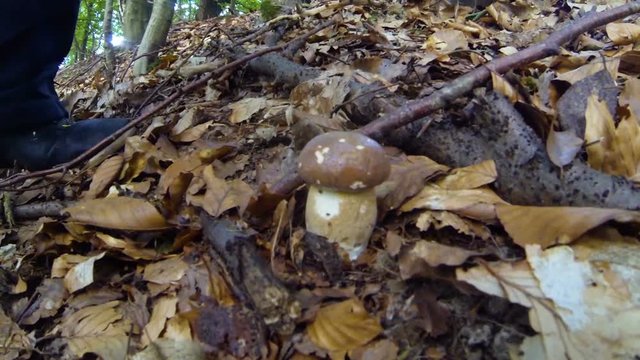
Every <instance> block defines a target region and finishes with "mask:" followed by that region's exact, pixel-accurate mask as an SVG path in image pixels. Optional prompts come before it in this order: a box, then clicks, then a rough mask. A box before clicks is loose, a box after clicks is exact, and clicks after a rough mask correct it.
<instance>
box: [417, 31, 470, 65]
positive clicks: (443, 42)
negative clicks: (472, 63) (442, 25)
mask: <svg viewBox="0 0 640 360" xmlns="http://www.w3.org/2000/svg"><path fill="white" fill-rule="evenodd" d="M422 48H423V49H424V50H428V51H431V52H434V53H435V54H436V55H437V56H438V60H440V61H446V60H448V56H447V55H448V54H450V53H452V52H454V51H457V50H464V49H467V48H468V42H467V37H466V36H465V35H464V33H463V32H462V31H459V30H452V29H443V30H437V31H436V32H434V33H433V34H431V35H430V36H429V37H428V38H427V41H425V43H424V44H423V45H422Z"/></svg>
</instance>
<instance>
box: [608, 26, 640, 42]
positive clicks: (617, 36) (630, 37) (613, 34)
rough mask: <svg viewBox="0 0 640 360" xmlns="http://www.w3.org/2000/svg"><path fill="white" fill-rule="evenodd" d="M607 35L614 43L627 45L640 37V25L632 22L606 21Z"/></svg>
mask: <svg viewBox="0 0 640 360" xmlns="http://www.w3.org/2000/svg"><path fill="white" fill-rule="evenodd" d="M606 30H607V36H608V37H609V39H611V41H613V43H614V44H616V45H627V44H632V43H635V42H637V41H638V38H640V25H636V24H632V23H608V24H607V26H606Z"/></svg>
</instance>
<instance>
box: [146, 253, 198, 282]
mask: <svg viewBox="0 0 640 360" xmlns="http://www.w3.org/2000/svg"><path fill="white" fill-rule="evenodd" d="M188 267H189V265H188V264H187V263H186V262H184V261H183V260H182V259H181V258H180V257H176V256H174V257H171V258H168V259H166V260H162V261H158V262H155V263H151V264H149V265H147V266H146V267H145V269H144V280H146V281H150V282H153V283H156V284H170V283H172V282H176V281H178V280H180V279H182V277H183V276H184V274H185V273H186V271H187V269H188Z"/></svg>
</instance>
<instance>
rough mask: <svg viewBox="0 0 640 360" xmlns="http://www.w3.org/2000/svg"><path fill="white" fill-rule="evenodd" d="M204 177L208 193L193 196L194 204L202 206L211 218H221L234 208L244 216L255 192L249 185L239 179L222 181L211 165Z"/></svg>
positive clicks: (203, 172) (204, 171)
mask: <svg viewBox="0 0 640 360" xmlns="http://www.w3.org/2000/svg"><path fill="white" fill-rule="evenodd" d="M202 176H203V177H204V181H205V182H206V184H207V191H206V192H205V194H204V196H191V197H190V198H189V199H190V202H191V203H192V204H194V205H196V206H201V207H202V208H203V209H204V210H205V211H206V212H207V213H208V214H209V215H211V216H216V217H217V216H220V214H222V213H223V212H225V211H227V210H229V209H233V208H238V211H239V212H240V213H241V214H242V213H243V212H244V210H245V209H246V208H247V206H248V205H249V202H250V201H251V199H252V198H253V195H254V191H253V189H251V187H250V186H249V185H247V183H245V182H244V181H242V180H239V179H234V180H231V181H226V180H224V179H220V178H218V177H217V176H216V175H215V174H214V172H213V167H212V166H211V165H208V166H206V167H205V168H204V170H203V171H202Z"/></svg>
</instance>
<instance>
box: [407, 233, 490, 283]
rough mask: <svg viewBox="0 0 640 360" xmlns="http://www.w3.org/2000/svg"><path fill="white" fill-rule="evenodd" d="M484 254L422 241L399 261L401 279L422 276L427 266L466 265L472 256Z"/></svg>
mask: <svg viewBox="0 0 640 360" xmlns="http://www.w3.org/2000/svg"><path fill="white" fill-rule="evenodd" d="M484 254H485V253H484V252H478V251H470V250H465V249H461V248H458V247H453V246H447V245H442V244H440V243H437V242H435V241H426V240H420V241H418V242H416V243H415V244H414V246H413V247H412V248H411V249H410V250H408V251H405V252H403V253H402V255H400V260H399V261H398V265H399V267H400V277H401V278H402V279H403V280H406V279H410V278H412V277H414V276H416V275H420V274H421V273H422V272H423V268H424V265H425V264H426V265H428V266H430V267H437V266H440V265H447V266H458V265H462V264H464V263H465V262H466V261H467V259H469V258H470V257H472V256H476V255H484Z"/></svg>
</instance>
